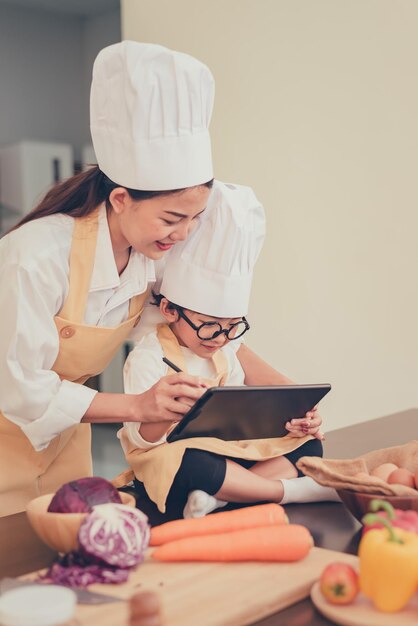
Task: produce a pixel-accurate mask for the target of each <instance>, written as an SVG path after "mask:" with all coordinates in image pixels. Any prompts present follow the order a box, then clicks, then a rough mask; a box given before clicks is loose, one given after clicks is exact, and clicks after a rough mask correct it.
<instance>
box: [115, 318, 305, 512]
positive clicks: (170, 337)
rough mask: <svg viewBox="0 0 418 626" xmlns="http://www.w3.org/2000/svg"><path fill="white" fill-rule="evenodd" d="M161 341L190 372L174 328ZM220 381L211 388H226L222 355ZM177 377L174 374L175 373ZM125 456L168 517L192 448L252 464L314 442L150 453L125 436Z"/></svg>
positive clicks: (190, 443)
mask: <svg viewBox="0 0 418 626" xmlns="http://www.w3.org/2000/svg"><path fill="white" fill-rule="evenodd" d="M157 334H158V339H159V341H160V343H161V346H162V348H163V352H164V355H165V356H166V358H167V359H169V360H170V361H172V362H173V363H175V364H176V365H178V366H179V367H180V369H182V370H183V371H186V367H185V362H184V358H183V354H182V352H181V348H180V346H179V343H178V341H177V339H176V337H175V335H174V334H173V333H172V331H171V330H170V328H169V327H168V326H167V325H165V324H161V325H160V326H159V327H158V331H157ZM212 359H213V364H214V367H215V371H216V378H215V379H213V380H212V381H210V384H211V386H216V385H221V386H222V385H223V384H224V381H225V379H226V373H227V362H226V357H225V355H224V354H223V353H222V352H221V351H219V352H217V353H216V354H215V355H214V356H213V357H212ZM172 373H174V372H172ZM121 437H122V441H123V444H124V449H125V450H126V451H127V452H126V454H125V456H126V460H127V462H128V463H129V465H130V467H131V468H132V469H133V471H134V473H135V476H136V477H137V479H138V480H140V481H141V482H142V483H144V487H145V489H146V491H147V493H148V496H149V497H150V498H151V500H153V502H155V503H156V505H157V506H158V509H159V510H160V511H161V512H162V513H164V512H165V509H166V500H167V496H168V493H169V491H170V488H171V485H172V484H173V480H174V478H175V476H176V474H177V472H178V470H179V467H180V465H181V462H182V460H183V455H184V453H185V451H186V450H187V449H188V448H197V449H199V450H207V451H208V452H213V453H215V454H219V455H222V456H227V457H233V458H237V459H247V460H251V461H265V460H267V459H271V458H273V457H277V456H282V455H283V454H287V453H288V452H291V451H292V450H296V448H299V447H300V446H301V445H303V444H304V443H306V442H307V441H309V440H310V439H313V437H312V435H306V436H305V437H301V438H296V437H292V436H291V435H290V434H289V435H286V436H285V437H278V438H275V439H247V440H243V441H223V440H222V439H217V438H215V437H195V438H192V439H184V440H182V441H175V442H172V443H163V444H161V445H160V446H156V447H155V448H151V449H149V450H145V451H142V450H139V449H138V448H135V446H134V445H133V444H132V443H131V442H130V441H129V439H128V438H127V436H126V435H125V433H124V432H123V431H122V432H121Z"/></svg>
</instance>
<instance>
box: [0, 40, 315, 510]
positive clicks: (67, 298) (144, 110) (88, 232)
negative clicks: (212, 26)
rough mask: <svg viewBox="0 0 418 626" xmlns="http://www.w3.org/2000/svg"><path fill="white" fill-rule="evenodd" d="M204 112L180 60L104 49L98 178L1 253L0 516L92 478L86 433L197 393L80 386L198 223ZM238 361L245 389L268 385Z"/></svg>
mask: <svg viewBox="0 0 418 626" xmlns="http://www.w3.org/2000/svg"><path fill="white" fill-rule="evenodd" d="M212 104H213V78H212V76H211V73H210V71H209V70H208V68H207V67H205V66H204V65H203V64H201V63H200V62H199V61H197V60H195V59H193V58H191V57H189V56H188V55H184V54H181V53H177V52H173V51H170V50H167V49H165V48H163V47H161V46H155V45H151V44H139V43H136V42H122V43H120V44H116V45H114V46H110V47H108V48H105V49H104V50H102V51H101V52H100V53H99V55H98V57H97V59H96V61H95V65H94V69H93V82H92V88H91V110H90V118H91V120H90V121H91V133H92V138H93V144H94V148H95V152H96V157H97V161H98V167H95V168H92V169H90V170H88V171H87V172H84V173H81V174H79V175H77V176H75V177H73V178H71V179H70V180H68V181H66V182H64V183H61V184H59V185H58V186H57V187H55V188H53V189H52V190H51V191H50V192H49V193H48V194H47V196H46V197H45V199H44V200H43V201H42V202H41V203H40V204H39V206H38V207H37V208H36V209H35V210H34V211H33V212H32V213H31V214H29V215H28V216H26V217H25V218H24V219H23V220H22V221H21V222H20V224H18V226H17V227H16V228H15V229H14V230H13V232H11V233H9V234H8V235H6V236H5V237H4V238H3V239H2V240H1V242H0V310H1V311H2V329H1V333H0V409H1V413H0V514H1V515H8V514H11V513H15V512H17V511H21V510H23V509H24V508H25V506H26V504H27V502H28V501H29V500H30V499H31V498H33V497H36V496H37V495H40V494H42V493H48V492H51V491H54V490H56V488H57V487H59V486H60V485H61V484H62V483H64V482H66V481H68V480H72V479H76V478H79V477H81V476H86V475H89V474H91V471H92V467H91V451H90V427H89V424H88V423H97V422H123V421H141V422H147V421H161V420H169V421H173V420H174V419H175V418H177V419H178V416H179V415H182V414H184V413H185V412H186V411H187V410H188V408H189V406H190V405H191V404H193V403H194V401H195V400H196V399H197V398H198V397H199V396H200V395H201V393H202V391H203V390H204V387H205V385H204V383H203V382H201V381H200V380H199V379H198V378H195V377H192V376H188V375H186V374H178V375H176V376H170V377H166V378H165V379H162V380H161V381H159V382H158V383H157V384H156V385H154V387H152V388H151V389H150V390H148V391H147V392H146V393H143V394H140V395H124V394H108V393H98V392H96V391H94V390H92V389H89V388H87V387H85V386H83V385H82V383H83V382H85V381H86V380H87V379H88V378H89V377H91V376H93V375H95V374H97V373H99V372H101V371H103V369H104V368H105V367H106V365H107V364H108V363H109V361H110V360H111V358H112V357H113V355H114V354H115V352H116V351H117V349H118V348H119V346H120V345H121V344H122V343H123V341H124V340H125V339H126V338H127V336H128V335H129V333H130V332H131V330H132V328H133V327H134V326H135V325H136V324H137V323H138V322H139V319H140V315H141V312H142V309H143V306H144V302H145V300H146V298H147V295H148V289H149V285H150V283H152V282H153V281H154V278H155V275H154V265H153V261H155V260H157V259H160V258H161V257H163V256H164V254H165V253H166V252H167V251H168V250H169V249H170V248H171V247H172V246H173V245H175V243H176V242H177V241H180V240H183V239H185V238H186V237H187V235H188V234H189V232H190V231H191V230H192V228H193V225H194V224H195V223H196V221H197V220H198V219H199V215H200V214H201V213H202V212H203V211H204V209H205V205H206V202H207V199H208V196H209V192H210V187H211V184H212V182H211V181H212V178H213V173H212V162H211V150H210V138H209V133H208V125H209V121H210V116H211V112H212ZM139 190H147V191H139ZM240 353H242V359H243V360H242V363H243V367H244V370H245V371H246V372H248V376H249V380H248V382H249V384H256V383H257V377H259V378H260V381H261V379H263V382H265V383H266V384H268V382H269V377H270V380H272V381H273V382H276V381H277V374H276V373H275V372H274V371H273V370H270V373H267V375H266V373H265V371H264V369H263V366H262V365H261V366H260V363H258V362H257V359H256V357H254V356H253V355H252V354H251V353H250V351H248V350H246V349H245V348H242V349H240ZM261 364H262V362H261ZM273 379H274V380H273ZM318 422H319V423H320V420H318V419H314V420H313V421H312V423H311V427H312V432H313V431H314V430H316V429H317V428H318V425H319V424H318ZM301 434H302V433H301Z"/></svg>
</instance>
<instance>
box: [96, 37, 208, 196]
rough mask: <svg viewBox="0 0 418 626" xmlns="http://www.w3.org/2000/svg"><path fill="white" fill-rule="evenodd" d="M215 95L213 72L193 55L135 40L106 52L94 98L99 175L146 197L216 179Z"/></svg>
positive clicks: (98, 63) (99, 58)
mask: <svg viewBox="0 0 418 626" xmlns="http://www.w3.org/2000/svg"><path fill="white" fill-rule="evenodd" d="M214 90H215V87H214V80H213V76H212V74H211V72H210V70H209V68H208V67H206V65H204V64H203V63H201V62H200V61H198V60H197V59H194V58H193V57H191V56H189V55H187V54H183V53H181V52H175V51H173V50H169V49H167V48H164V47H163V46H158V45H154V44H146V43H138V42H136V41H123V42H122V43H117V44H114V45H112V46H108V47H107V48H104V49H103V50H101V51H100V52H99V54H98V56H97V58H96V60H95V62H94V66H93V81H92V85H91V93H90V130H91V135H92V139H93V146H94V150H95V153H96V158H97V162H98V165H99V167H100V169H101V170H102V171H103V172H104V173H105V174H106V175H107V176H108V177H109V178H110V179H111V180H112V181H113V182H115V183H117V184H118V185H122V186H124V187H129V188H131V189H141V190H147V191H162V190H170V189H181V188H184V187H192V186H194V185H200V184H202V183H206V182H207V181H209V180H211V179H212V178H213V169H212V154H211V145H210V136H209V132H208V126H209V122H210V118H211V115H212V109H213V100H214Z"/></svg>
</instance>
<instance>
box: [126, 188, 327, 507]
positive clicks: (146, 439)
mask: <svg viewBox="0 0 418 626" xmlns="http://www.w3.org/2000/svg"><path fill="white" fill-rule="evenodd" d="M202 219H203V220H204V221H205V227H204V228H199V226H197V228H196V230H195V232H194V233H193V234H192V235H191V236H190V237H189V238H188V240H187V242H184V243H182V244H177V245H176V247H175V248H174V249H173V251H172V252H171V254H170V258H169V260H168V263H167V267H166V270H165V272H164V277H163V281H162V284H161V289H160V291H161V293H160V294H159V295H157V296H156V303H157V304H158V306H159V308H160V312H161V313H162V315H163V316H164V318H165V320H166V323H165V324H160V325H159V326H158V328H157V330H156V331H155V332H153V333H150V334H148V335H146V336H145V337H144V338H143V339H142V340H141V341H140V342H139V343H138V344H137V346H136V347H135V348H134V350H133V351H132V352H131V353H130V354H129V356H128V359H127V361H126V364H125V368H124V381H125V391H126V392H127V393H141V392H143V391H146V390H147V389H149V388H150V387H151V386H152V385H154V383H156V382H157V381H158V380H159V379H161V378H162V377H163V376H166V375H167V374H170V373H173V372H172V370H170V368H169V367H168V366H167V365H166V364H165V363H164V361H163V357H166V358H167V359H169V360H170V361H171V362H172V363H174V364H176V365H177V366H178V367H179V368H180V369H181V370H182V371H184V372H188V373H189V374H193V375H195V376H199V377H201V379H202V380H204V381H205V382H206V383H207V385H208V386H215V385H244V371H243V370H242V368H241V365H240V363H239V360H238V358H237V356H236V349H237V348H238V347H239V343H240V338H241V337H242V336H243V335H244V334H245V333H246V332H247V331H248V330H249V324H248V322H247V320H246V318H245V315H246V314H247V311H248V304H249V297H250V290H251V282H252V273H253V268H254V265H255V262H256V260H257V257H258V255H259V252H260V250H261V247H262V244H263V240H264V233H265V222H264V210H263V207H262V206H261V205H260V203H259V202H258V200H257V198H256V197H255V195H254V193H253V192H252V190H251V189H249V188H248V187H241V186H237V185H226V184H224V183H221V182H218V181H216V182H215V185H214V188H213V190H212V193H211V196H210V199H209V203H208V206H207V209H206V211H205V214H204V217H203V218H202ZM226 233H228V235H227V237H228V238H227V240H226ZM237 344H238V345H237ZM255 419H256V417H255ZM175 424H176V422H174V423H173V425H172V426H168V425H167V422H159V423H146V424H145V423H144V424H138V422H135V423H134V422H130V423H125V425H124V427H123V429H121V431H119V433H118V436H119V438H120V439H121V443H122V447H123V449H124V452H125V455H126V459H127V461H128V463H129V465H130V466H131V467H132V469H133V470H134V473H135V475H136V478H137V479H138V480H139V481H141V482H142V483H143V484H144V487H145V489H146V491H147V493H148V495H149V497H150V498H151V500H153V501H154V502H155V503H156V504H157V506H158V508H159V510H160V511H162V512H164V511H165V510H166V506H168V507H170V505H171V503H174V502H179V501H181V502H183V505H185V506H184V517H200V516H203V515H206V514H207V513H209V512H211V511H213V510H215V509H216V508H219V507H221V506H225V504H227V503H228V502H239V503H249V502H260V501H272V502H282V503H285V502H295V501H296V502H298V501H305V502H306V501H314V500H325V499H331V500H333V499H336V493H335V491H334V490H332V489H327V488H324V487H321V486H320V485H318V484H317V483H315V481H313V480H312V479H311V478H308V477H303V478H302V474H301V472H300V471H298V469H297V468H296V467H295V464H296V461H297V460H298V459H299V458H300V457H301V456H306V455H311V456H322V444H321V442H320V441H319V440H318V439H316V438H314V437H312V436H311V435H306V436H305V437H302V438H297V437H293V436H292V435H291V433H289V435H287V436H286V437H281V438H276V439H265V440H248V441H240V442H238V441H222V440H220V439H216V438H214V437H200V438H193V439H186V440H182V441H176V442H173V443H167V441H166V436H167V433H168V432H169V430H170V429H171V428H173V427H174V425H175Z"/></svg>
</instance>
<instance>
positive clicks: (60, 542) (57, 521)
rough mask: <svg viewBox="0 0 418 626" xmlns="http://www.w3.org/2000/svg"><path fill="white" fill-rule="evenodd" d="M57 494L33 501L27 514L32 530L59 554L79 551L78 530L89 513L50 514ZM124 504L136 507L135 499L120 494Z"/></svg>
mask: <svg viewBox="0 0 418 626" xmlns="http://www.w3.org/2000/svg"><path fill="white" fill-rule="evenodd" d="M54 495H55V494H53V493H48V494H45V495H44V496H39V497H38V498H35V499H34V500H31V501H30V502H29V503H28V505H27V507H26V513H27V516H28V519H29V522H30V523H31V526H32V528H33V529H34V531H35V532H36V534H37V535H38V537H39V538H40V539H42V541H43V542H44V543H46V545H47V546H49V547H50V548H52V549H53V550H56V551H57V552H70V550H77V549H78V530H79V528H80V525H81V522H82V521H83V520H84V519H85V518H86V517H87V515H88V513H49V512H48V507H49V503H50V502H51V500H52V498H53V496H54ZM119 495H120V498H121V500H122V504H127V505H128V506H132V507H134V506H135V498H134V497H133V496H131V495H130V494H128V493H124V492H122V491H120V492H119Z"/></svg>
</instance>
